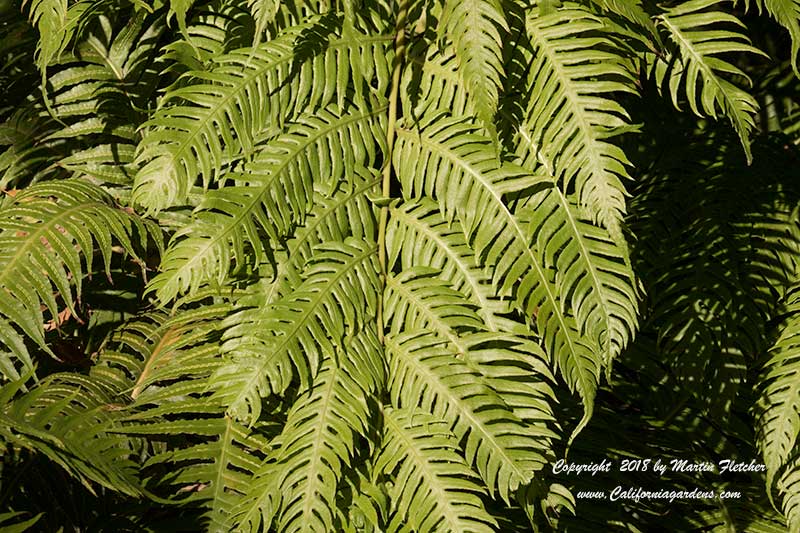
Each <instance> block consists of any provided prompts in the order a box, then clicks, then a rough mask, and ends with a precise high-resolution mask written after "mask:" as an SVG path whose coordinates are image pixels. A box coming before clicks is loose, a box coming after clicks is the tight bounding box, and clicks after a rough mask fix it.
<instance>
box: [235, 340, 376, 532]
mask: <svg viewBox="0 0 800 533" xmlns="http://www.w3.org/2000/svg"><path fill="white" fill-rule="evenodd" d="M377 358H378V359H379V358H380V352H379V351H378V352H377ZM362 377H363V376H362V371H361V370H360V369H359V368H358V367H357V366H356V365H355V361H351V360H350V359H349V357H348V354H347V348H346V347H345V348H344V350H343V351H342V352H341V353H338V354H337V355H336V356H335V357H327V358H326V359H324V360H323V362H322V365H321V367H320V370H319V372H318V373H317V375H316V376H315V377H314V381H313V384H312V386H311V389H310V390H308V391H304V392H302V393H301V395H300V396H299V398H298V399H297V401H296V402H295V404H294V406H293V407H292V410H291V411H290V412H289V416H288V418H287V421H286V425H285V426H284V428H283V431H282V433H281V434H280V436H278V437H277V438H276V440H275V444H276V446H279V448H278V449H276V451H275V453H274V454H272V455H271V456H270V457H269V458H268V459H267V461H268V462H267V463H266V465H265V466H264V467H263V468H262V470H261V474H260V475H261V476H263V477H264V479H259V475H257V476H256V478H255V480H254V481H253V489H252V490H251V491H250V493H249V494H248V496H247V498H246V499H245V500H244V501H243V502H242V504H241V505H240V507H239V509H238V510H237V512H240V513H242V514H243V515H244V516H245V518H244V521H246V522H249V523H250V525H251V528H252V530H254V531H257V530H258V529H259V528H258V524H259V522H260V523H261V525H262V526H263V528H264V529H267V528H268V527H269V523H270V521H271V519H272V517H271V516H270V514H271V512H272V510H274V512H275V513H276V519H277V526H278V528H279V529H280V530H281V531H287V532H299V531H304V532H305V531H314V532H316V531H319V532H320V533H323V532H327V531H333V530H334V529H335V526H334V524H335V522H336V514H337V511H336V496H337V486H338V484H339V482H340V480H341V478H342V472H343V471H344V470H345V469H346V468H347V467H346V465H348V464H350V463H351V462H352V461H353V458H354V457H355V455H356V453H357V444H358V440H359V435H363V434H365V433H366V432H367V426H368V424H369V418H370V413H369V406H368V404H367V396H368V395H369V392H368V391H367V390H365V389H364V388H362V383H364V382H365V381H364V380H362V379H360V378H362ZM369 380H370V379H369V378H367V379H366V382H369ZM264 511H267V512H266V513H265V512H264Z"/></svg>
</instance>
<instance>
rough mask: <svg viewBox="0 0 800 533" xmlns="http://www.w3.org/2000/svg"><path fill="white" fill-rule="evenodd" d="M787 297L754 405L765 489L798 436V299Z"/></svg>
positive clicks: (799, 351) (799, 415) (799, 427)
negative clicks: (782, 322) (785, 318)
mask: <svg viewBox="0 0 800 533" xmlns="http://www.w3.org/2000/svg"><path fill="white" fill-rule="evenodd" d="M797 296H798V294H797V292H794V294H792V295H791V296H790V298H791V300H790V303H789V305H788V306H787V312H788V313H791V315H790V318H789V319H788V321H787V323H786V325H785V326H784V327H783V329H782V330H781V332H780V337H779V338H778V339H777V340H776V341H775V344H774V345H773V346H772V348H771V349H770V353H769V359H768V360H767V361H766V363H765V364H764V367H763V374H762V376H761V379H760V387H759V388H760V389H761V390H760V398H759V400H758V403H757V404H756V410H757V416H756V422H757V430H758V431H757V434H758V443H759V447H760V448H761V452H762V454H763V456H764V462H765V464H766V465H767V487H768V488H771V486H772V481H773V479H775V477H776V475H778V473H779V472H780V471H781V469H782V468H783V467H784V466H785V465H786V463H787V462H788V461H789V459H790V456H791V455H792V454H793V453H794V451H795V450H796V448H797V443H798V437H800V373H798V370H797V366H798V363H800V350H798V341H800V329H799V328H800V320H798V316H799V315H798V312H800V299H798V297H797Z"/></svg>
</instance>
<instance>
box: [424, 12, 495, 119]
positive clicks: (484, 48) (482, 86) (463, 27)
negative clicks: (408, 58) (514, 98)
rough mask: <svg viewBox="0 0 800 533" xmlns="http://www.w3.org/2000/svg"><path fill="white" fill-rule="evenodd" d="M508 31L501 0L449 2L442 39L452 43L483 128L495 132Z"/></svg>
mask: <svg viewBox="0 0 800 533" xmlns="http://www.w3.org/2000/svg"><path fill="white" fill-rule="evenodd" d="M505 31H507V26H506V21H505V15H504V13H503V6H502V3H501V2H499V1H498V0H446V1H445V4H444V7H443V10H442V20H441V21H440V30H439V32H440V36H441V35H442V34H444V35H446V36H447V38H448V39H449V40H450V41H452V43H453V47H454V51H455V56H456V59H457V61H458V72H459V75H460V77H461V79H462V80H463V82H464V85H466V87H467V92H468V94H469V95H470V98H471V99H472V100H473V102H474V106H475V110H476V112H477V115H478V117H479V118H480V119H481V121H482V122H483V125H484V126H485V127H486V128H488V129H489V131H490V132H493V131H494V115H495V113H496V112H497V103H498V100H499V94H500V87H501V80H502V77H503V59H502V58H503V55H502V47H503V42H502V39H501V36H500V35H501V32H505Z"/></svg>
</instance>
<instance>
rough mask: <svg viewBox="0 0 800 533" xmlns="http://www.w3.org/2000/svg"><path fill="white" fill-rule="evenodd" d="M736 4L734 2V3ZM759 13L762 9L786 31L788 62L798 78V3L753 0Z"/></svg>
mask: <svg viewBox="0 0 800 533" xmlns="http://www.w3.org/2000/svg"><path fill="white" fill-rule="evenodd" d="M734 3H736V2H734ZM753 4H754V5H755V6H757V7H758V10H759V12H761V11H763V10H764V9H766V10H767V12H768V13H769V14H770V15H771V16H772V17H773V18H774V19H775V20H776V21H777V22H778V24H780V25H781V26H783V27H784V28H786V30H787V31H788V32H789V36H790V37H791V39H792V51H791V57H790V62H791V64H792V68H793V69H794V71H795V73H796V74H797V76H798V77H800V2H798V0H753ZM744 5H745V7H746V8H749V7H750V0H745V1H744Z"/></svg>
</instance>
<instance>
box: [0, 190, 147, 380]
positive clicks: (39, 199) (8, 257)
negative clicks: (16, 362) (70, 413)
mask: <svg viewBox="0 0 800 533" xmlns="http://www.w3.org/2000/svg"><path fill="white" fill-rule="evenodd" d="M148 237H153V238H154V239H155V242H156V243H157V244H158V245H159V246H162V243H161V234H160V232H159V231H158V229H157V228H155V227H154V226H153V225H152V224H149V223H147V222H145V221H142V220H140V219H139V218H138V217H136V216H134V215H130V214H129V213H127V212H125V211H123V210H121V209H119V208H117V207H115V206H114V205H113V203H112V200H111V198H110V197H109V196H108V195H107V194H106V193H105V192H104V191H103V190H102V189H99V188H97V187H95V186H92V185H89V184H87V183H83V182H80V181H62V182H46V183H42V184H38V185H35V186H31V187H28V188H27V189H26V190H25V191H24V192H22V193H20V194H18V195H16V196H15V197H14V202H13V203H12V204H11V205H9V206H8V207H6V208H5V209H3V212H2V214H1V215H0V266H2V274H0V287H2V289H3V290H5V291H6V292H7V293H9V294H10V295H11V297H10V298H5V299H3V302H2V304H0V316H2V317H3V318H4V320H3V321H2V322H0V325H2V329H3V333H2V338H3V340H4V342H8V343H9V346H8V348H9V349H11V350H12V352H14V353H15V355H16V356H17V357H18V358H19V359H20V360H21V361H22V362H23V363H25V364H26V366H28V367H29V368H30V366H31V360H30V356H29V355H28V353H27V350H26V349H25V347H24V345H23V343H22V340H21V338H20V336H19V334H18V333H17V332H16V329H15V327H13V326H12V324H13V325H14V326H16V327H17V328H19V329H20V330H21V331H22V332H24V333H25V335H26V336H28V337H29V338H31V339H32V340H34V341H35V342H36V343H37V344H38V345H39V346H40V347H42V348H43V349H45V350H46V351H48V352H49V353H51V354H52V351H51V350H49V349H48V347H47V345H46V344H45V341H44V317H43V314H42V311H43V309H46V310H47V311H48V312H49V314H50V316H51V317H52V319H53V320H55V321H56V324H58V320H59V316H60V315H59V313H60V312H61V309H60V305H59V303H58V301H57V300H56V296H55V294H54V291H57V294H58V296H59V299H60V300H61V302H62V304H61V306H65V307H66V309H68V310H69V311H70V313H72V314H73V315H77V310H76V307H75V298H76V297H77V298H80V295H81V288H82V285H83V277H84V275H85V272H89V273H91V272H93V271H94V268H95V267H94V265H93V257H94V250H95V243H97V246H98V248H99V249H100V255H101V258H102V263H103V265H104V268H105V272H106V274H107V275H110V265H111V247H112V242H113V240H116V241H117V242H118V243H119V244H120V245H121V246H122V249H123V250H124V251H125V252H126V253H128V254H131V255H132V256H133V257H134V258H137V257H138V256H137V255H136V248H135V247H134V241H133V240H132V238H138V240H139V246H138V248H139V249H140V250H141V249H143V248H145V247H146V244H147V239H148ZM20 279H25V280H27V281H28V283H26V284H22V285H20V284H19V280H20ZM73 287H74V295H73ZM40 305H41V306H43V307H42V308H40ZM12 376H13V374H12Z"/></svg>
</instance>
